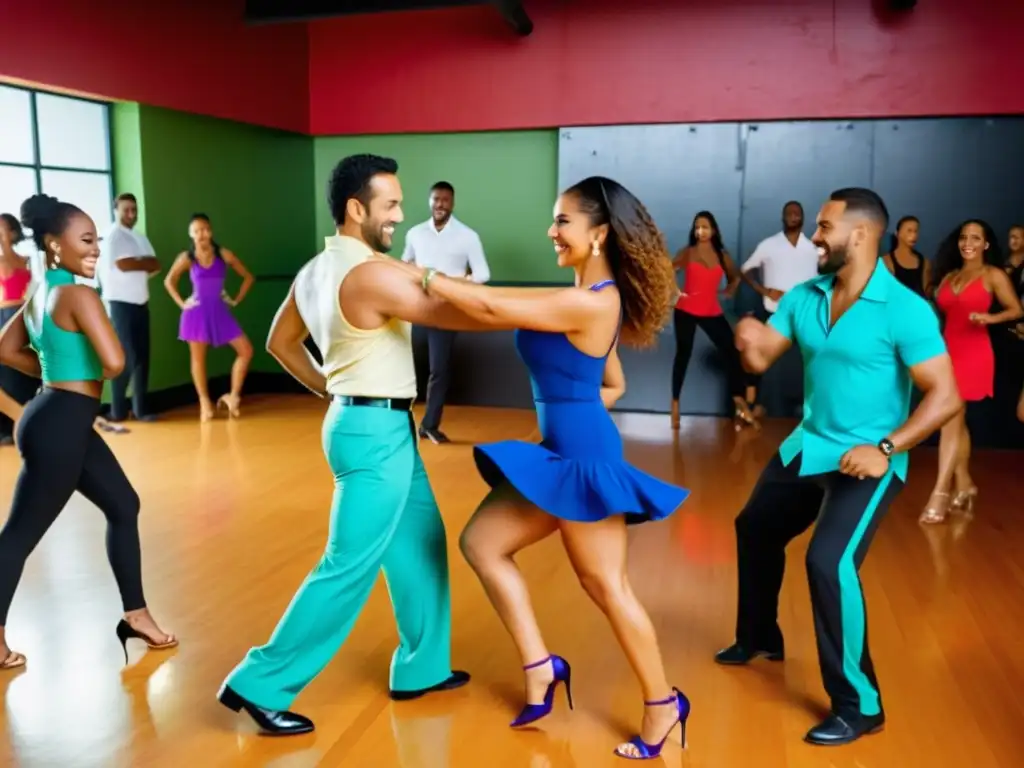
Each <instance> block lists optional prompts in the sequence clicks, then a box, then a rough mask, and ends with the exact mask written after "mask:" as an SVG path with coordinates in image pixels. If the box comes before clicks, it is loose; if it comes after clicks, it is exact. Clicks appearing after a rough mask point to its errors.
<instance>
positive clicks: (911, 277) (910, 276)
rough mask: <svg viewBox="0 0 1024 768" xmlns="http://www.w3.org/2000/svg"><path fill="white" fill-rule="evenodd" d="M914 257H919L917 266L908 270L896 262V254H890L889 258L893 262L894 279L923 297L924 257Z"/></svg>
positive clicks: (917, 254) (919, 255) (918, 255)
mask: <svg viewBox="0 0 1024 768" xmlns="http://www.w3.org/2000/svg"><path fill="white" fill-rule="evenodd" d="M914 255H915V256H917V266H916V267H909V268H908V267H904V266H903V265H902V264H900V263H899V261H897V260H896V254H895V253H894V252H892V251H890V252H889V258H890V259H891V260H892V269H893V277H895V278H896V279H897V280H899V281H900V282H901V283H903V284H904V285H905V286H907V288H909V289H910V290H912V291H913V292H914V293H916V294H918V295H920V296H923V295H924V256H922V255H921V254H919V253H915V254H914Z"/></svg>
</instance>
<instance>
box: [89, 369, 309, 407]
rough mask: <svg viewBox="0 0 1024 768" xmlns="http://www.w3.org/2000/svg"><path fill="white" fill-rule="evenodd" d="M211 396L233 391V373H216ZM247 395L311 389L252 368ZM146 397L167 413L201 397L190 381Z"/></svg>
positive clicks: (284, 374)
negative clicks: (197, 394)
mask: <svg viewBox="0 0 1024 768" xmlns="http://www.w3.org/2000/svg"><path fill="white" fill-rule="evenodd" d="M208 386H209V388H210V398H211V399H212V400H213V401H214V402H216V401H217V398H218V397H220V396H221V395H226V394H227V393H228V392H230V391H231V377H230V376H227V375H225V376H214V377H212V378H211V379H210V380H209V383H208ZM243 392H244V394H246V395H290V394H301V393H303V392H307V393H308V392H309V390H308V389H306V388H305V387H304V386H302V385H301V384H299V382H297V381H296V380H295V379H293V378H292V377H291V376H289V375H288V374H286V373H264V372H261V371H253V372H251V373H250V374H249V375H248V376H246V378H245V389H244V390H243ZM146 400H147V402H148V404H149V408H150V410H152V411H153V412H154V413H164V412H165V411H172V410H174V409H175V408H184V407H186V406H189V405H196V404H197V403H198V402H199V398H198V397H196V389H195V387H194V386H192V384H191V383H188V384H178V385H177V386H174V387H168V388H167V389H160V390H157V391H156V392H150V393H149V394H148V395H147V397H146ZM101 410H102V412H103V413H109V411H110V404H109V403H104V405H103V407H102V409H101Z"/></svg>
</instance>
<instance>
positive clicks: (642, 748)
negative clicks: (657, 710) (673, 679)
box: [615, 688, 690, 760]
mask: <svg viewBox="0 0 1024 768" xmlns="http://www.w3.org/2000/svg"><path fill="white" fill-rule="evenodd" d="M672 694H673V695H672V696H669V697H668V698H667V699H662V700H661V701H645V702H644V706H645V707H658V706H664V705H665V704H671V703H672V702H673V701H674V702H675V703H676V709H677V710H678V711H679V714H678V717H677V718H676V721H675V722H674V723H672V727H671V728H669V729H668V733H666V734H665V738H663V739H662V740H661V741H659V742H658V743H657V744H648V743H647V742H646V741H644V740H643V739H642V738H640V737H639V736H634V737H633V738H632V739H630V740H629V741H628V742H626V743H627V744H632V745H633V746H634V747H635V748H636V751H637V752H639V753H640V754H639V755H637V756H635V757H634V756H633V755H624V754H622V752H620V751H619V748H618V747H616V749H615V754H616V755H617V756H618V757H622V758H625V759H626V760H653V759H654V758H656V757H658V756H659V755H661V748H662V747H663V746H665V742H666V741H668V737H669V734H671V733H672V730H673V729H674V728H675V727H676V726H677V725H678V726H679V730H680V732H681V734H680V735H681V737H682V742H683V746H684V747H685V746H686V718H688V717H689V716H690V700H689V699H688V698H686V695H685V694H684V693H683V692H682V691H680V690H679V689H678V688H672Z"/></svg>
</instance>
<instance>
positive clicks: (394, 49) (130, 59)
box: [0, 0, 1024, 135]
mask: <svg viewBox="0 0 1024 768" xmlns="http://www.w3.org/2000/svg"><path fill="white" fill-rule="evenodd" d="M884 2H885V0H526V2H525V4H526V7H527V9H528V10H529V12H530V15H531V16H532V17H533V19H534V21H535V23H536V29H535V31H534V33H533V35H531V36H530V37H528V38H517V37H515V36H514V35H513V34H512V33H511V32H510V31H509V30H508V29H507V28H506V27H505V25H504V22H502V21H501V19H500V18H499V17H498V14H497V12H496V11H495V10H494V9H493V8H492V7H489V6H481V7H468V8H460V9H453V10H440V11H426V12H418V13H401V14H388V15H370V16H360V17H348V18H340V19H330V20H325V21H317V22H313V23H311V24H309V25H306V24H283V25H273V26H256V27H249V26H246V25H245V24H244V23H243V21H242V9H243V5H244V0H209V2H207V1H205V0H159V1H155V0H154V2H148V1H146V0H120V1H119V2H113V1H112V0H88V1H87V0H35V1H34V2H28V0H0V30H2V37H3V41H2V43H0V76H7V77H13V78H19V79H23V80H29V81H33V82H38V83H42V84H46V85H51V86H59V87H64V88H69V89H74V90H78V91H84V92H87V93H92V94H96V95H99V96H105V97H109V98H114V99H126V100H133V101H141V102H144V103H148V104H154V105H158V106H164V107H169V108H173V109H179V110H183V111H187V112H197V113H202V114H208V115H213V116H216V117H224V118H231V119H235V120H241V121H244V122H250V123H256V124H259V125H266V126H272V127H278V128H285V129H289V130H294V131H304V132H311V133H314V134H327V135H329V134H343V133H350V134H355V133H399V132H428V131H460V130H461V131H467V130H487V129H502V128H506V129H507V128H536V127H552V126H560V125H588V124H589V125H595V124H597V125H599V124H615V123H648V122H689V121H715V120H769V119H785V118H801V117H802V118H815V117H883V116H893V117H895V116H914V115H962V114H1009V113H1018V114H1019V113H1024V87H1022V86H1021V84H1022V83H1024V56H1022V55H1021V53H1020V50H1021V48H1020V40H1021V39H1022V35H1024V2H1022V1H1021V0H980V2H976V3H970V2H966V1H965V0H919V3H918V8H917V9H915V10H914V11H912V12H910V13H909V14H907V15H905V16H904V17H903V18H902V21H898V22H894V21H893V20H892V19H888V20H886V19H885V18H884V15H883V14H879V13H877V12H876V11H875V10H874V9H875V7H877V6H878V5H882V4H884ZM982 7H984V9H985V10H984V11H981V10H979V9H980V8H982Z"/></svg>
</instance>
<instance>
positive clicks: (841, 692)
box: [736, 453, 903, 720]
mask: <svg viewBox="0 0 1024 768" xmlns="http://www.w3.org/2000/svg"><path fill="white" fill-rule="evenodd" d="M799 469H800V457H797V458H795V459H794V460H793V461H792V462H791V463H790V465H789V466H788V467H787V466H784V465H783V463H782V460H781V459H780V458H779V455H778V454H777V453H776V454H775V456H774V457H772V460H771V461H770V462H769V463H768V466H767V467H766V468H765V470H764V472H762V473H761V477H760V479H759V480H758V481H757V485H756V486H755V488H754V491H753V493H752V494H751V496H750V499H749V501H747V505H746V506H745V507H744V508H743V511H742V512H741V513H740V515H739V516H738V517H737V518H736V546H737V558H738V563H739V604H738V612H737V619H736V642H737V643H738V644H739V645H741V646H743V647H744V648H746V649H749V650H772V651H774V650H782V647H783V643H782V631H781V630H780V629H779V625H778V606H779V590H780V589H781V587H782V576H783V572H784V570H785V566H786V545H787V544H789V542H790V541H792V540H793V539H794V538H796V537H797V536H799V535H800V534H802V533H803V532H804V531H806V530H807V529H808V528H810V527H811V525H812V524H813V523H814V521H815V520H817V521H818V524H817V526H816V527H815V529H814V534H813V536H812V537H811V542H810V545H809V546H808V548H807V579H808V582H809V584H810V591H811V608H812V610H813V612H814V629H815V634H816V635H817V640H818V661H819V663H820V665H821V674H822V678H823V681H824V684H825V690H826V692H827V693H828V695H829V697H830V698H831V701H832V711H833V712H835V713H837V714H839V715H840V716H842V717H844V718H847V719H852V720H856V719H857V718H858V717H860V716H870V715H877V714H879V713H880V712H881V711H882V702H881V696H880V694H879V690H878V681H877V679H876V678H875V670H874V667H873V666H872V663H871V654H870V653H869V652H868V629H867V612H866V610H865V605H864V594H863V591H862V590H861V584H860V577H859V576H858V571H859V570H860V565H861V563H862V562H863V561H864V556H865V555H866V554H867V551H868V547H869V546H871V540H872V538H873V537H874V534H875V531H876V530H877V529H878V525H879V523H880V522H881V520H882V518H883V517H885V513H886V511H887V510H888V508H889V505H890V504H891V503H892V500H893V499H894V498H895V497H896V495H897V494H898V493H899V492H900V490H901V489H902V488H903V483H902V481H900V479H899V478H897V477H896V476H895V475H893V474H892V473H891V472H890V473H888V474H886V475H885V476H884V477H881V478H867V479H864V480H858V479H856V478H854V477H849V476H847V475H843V474H840V473H839V472H829V473H826V474H822V475H812V476H808V477H801V476H800V475H799V474H798V473H799Z"/></svg>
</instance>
